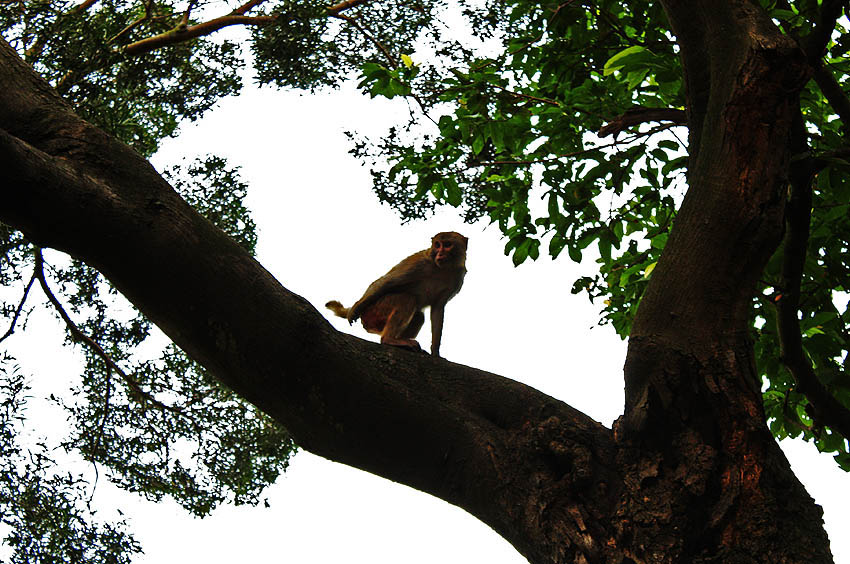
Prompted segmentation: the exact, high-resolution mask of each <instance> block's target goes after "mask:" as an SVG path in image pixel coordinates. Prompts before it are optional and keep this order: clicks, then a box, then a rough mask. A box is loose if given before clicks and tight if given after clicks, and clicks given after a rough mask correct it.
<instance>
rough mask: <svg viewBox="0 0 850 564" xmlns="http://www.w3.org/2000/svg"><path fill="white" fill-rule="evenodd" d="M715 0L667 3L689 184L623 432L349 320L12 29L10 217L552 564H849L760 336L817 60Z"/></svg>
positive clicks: (620, 426)
mask: <svg viewBox="0 0 850 564" xmlns="http://www.w3.org/2000/svg"><path fill="white" fill-rule="evenodd" d="M679 4H681V6H680V5H679ZM717 4H719V3H716V2H711V1H705V2H681V3H676V2H670V3H669V5H668V13H669V15H670V20H671V22H673V26H674V30H675V32H676V34H677V36H678V37H679V40H680V45H681V46H682V56H683V60H684V63H685V67H686V68H687V69H689V72H688V77H687V78H688V90H689V95H690V107H689V119H690V126H691V141H690V143H691V153H692V156H691V158H692V162H691V168H690V170H691V172H690V182H691V188H690V191H689V193H688V195H687V197H686V199H685V202H684V204H683V207H682V210H681V212H680V214H679V216H678V218H677V221H676V226H675V229H674V231H673V233H672V234H671V237H670V240H669V243H668V247H667V249H665V252H664V257H663V258H662V260H661V261H660V262H659V265H658V268H656V269H655V271H654V273H653V277H652V280H651V283H650V286H649V289H648V290H647V293H646V296H645V297H644V298H643V301H642V303H641V307H640V311H639V313H638V317H637V319H636V321H635V325H634V333H633V336H632V339H631V340H630V345H629V355H628V358H627V366H626V408H625V413H624V415H623V417H621V419H620V420H619V421H618V422H617V424H616V425H615V430H614V431H612V430H610V429H607V428H605V427H604V426H602V425H600V424H599V423H597V422H595V421H593V420H592V419H590V418H589V417H587V416H586V415H584V414H582V413H580V412H578V411H576V410H575V409H573V408H571V407H570V406H568V405H566V404H564V403H563V402H560V401H558V400H556V399H553V398H551V397H549V396H546V395H545V394H542V393H540V392H538V391H537V390H534V389H532V388H529V387H527V386H525V385H523V384H520V383H517V382H514V381H512V380H509V379H506V378H503V377H500V376H496V375H493V374H489V373H485V372H482V371H479V370H475V369H472V368H469V367H465V366H460V365H457V364H453V363H450V362H447V361H445V360H442V359H434V358H432V357H430V356H427V355H417V354H413V353H409V352H407V351H403V350H398V349H394V348H391V347H382V346H380V345H376V344H373V343H368V342H366V341H363V340H361V339H357V338H355V337H351V336H346V335H342V334H340V333H338V332H336V331H335V330H334V329H333V328H332V327H331V326H330V325H329V324H328V323H327V322H326V321H325V320H324V319H323V318H322V316H321V315H320V314H319V313H318V312H317V311H316V310H315V308H313V307H312V306H311V305H310V304H309V303H307V302H306V301H305V300H303V299H302V298H300V297H298V296H296V295H294V294H292V293H290V292H289V291H287V290H286V289H285V288H283V287H282V286H281V285H280V284H279V283H278V282H277V281H276V280H275V279H274V278H273V277H272V276H271V275H270V274H269V273H268V272H267V271H266V270H265V269H263V268H262V266H261V265H259V264H258V263H257V262H256V261H254V260H253V259H252V258H251V257H250V256H249V255H248V254H247V253H245V252H244V251H243V250H242V249H241V248H240V247H238V246H237V245H236V244H235V243H233V242H232V241H230V240H229V239H228V238H227V237H226V236H225V235H224V234H222V233H221V232H219V231H218V230H217V229H215V228H214V227H213V226H212V225H210V224H209V223H207V222H206V221H205V220H204V219H203V218H201V217H200V216H198V215H197V214H196V213H195V212H194V211H193V210H192V209H191V208H190V207H189V206H188V205H187V204H186V203H185V202H183V201H182V200H181V199H180V198H179V197H178V196H177V195H176V193H175V192H174V191H173V190H172V189H171V188H170V187H169V186H168V185H167V184H166V183H165V181H164V180H163V179H162V178H160V177H159V175H158V174H157V173H156V172H155V170H154V169H153V168H152V167H151V166H150V165H149V164H148V163H147V162H145V161H144V159H142V158H141V157H140V156H139V155H138V154H136V153H135V152H133V151H132V150H131V149H129V148H127V147H126V146H124V145H122V144H120V143H118V142H117V141H115V140H114V139H112V138H110V137H108V136H107V135H105V134H104V133H102V132H100V131H99V130H97V129H96V128H94V127H92V126H90V125H88V124H87V123H85V122H83V121H82V120H80V119H79V118H78V117H77V116H76V115H74V114H73V112H72V111H71V110H70V109H69V108H68V107H67V105H66V104H64V103H63V102H62V101H61V99H60V98H59V97H58V96H57V95H56V94H55V93H54V92H53V91H52V90H51V89H50V88H49V87H48V86H47V85H46V84H45V83H44V82H43V81H41V80H40V79H39V78H38V77H37V76H36V75H35V74H34V73H33V72H32V71H31V69H29V68H28V67H27V66H26V65H25V64H23V63H22V62H21V61H20V59H19V58H18V57H17V56H16V54H15V53H14V51H13V50H12V49H11V48H10V47H9V46H8V45H6V44H5V43H4V44H3V45H2V48H0V163H2V166H3V170H4V171H5V178H4V180H3V182H2V183H1V184H0V220H2V221H4V222H6V223H7V224H9V225H11V226H13V227H15V228H17V229H19V230H21V231H22V232H24V233H25V234H26V235H27V237H29V238H30V239H31V240H32V241H34V242H35V243H36V244H38V245H41V246H46V247H53V248H57V249H60V250H63V251H65V252H68V253H69V254H71V255H73V256H75V257H78V258H80V259H82V260H84V261H86V262H87V263H89V264H91V265H92V266H94V267H96V268H98V269H99V270H100V271H101V272H102V273H103V274H104V275H105V276H107V277H108V278H109V280H110V281H111V282H112V283H113V284H114V285H115V286H116V287H117V288H118V289H119V290H120V291H121V292H122V293H124V295H125V296H127V298H128V299H130V300H131V301H132V302H133V303H134V304H135V305H136V306H137V307H138V308H139V309H140V310H141V311H142V312H143V313H144V314H145V315H147V316H148V317H149V318H150V319H151V320H153V321H154V322H155V323H157V325H159V327H160V328H162V329H163V331H165V333H166V334H168V335H169V336H170V337H171V338H172V339H173V340H174V341H175V342H176V343H177V344H178V345H180V346H181V347H182V348H183V349H184V350H186V351H187V353H189V354H190V355H191V356H192V357H193V358H194V359H196V360H197V361H199V362H200V363H201V364H203V365H204V366H205V367H206V368H207V369H209V370H210V372H211V373H213V374H214V375H216V376H217V377H218V378H220V379H221V381H223V382H224V383H225V384H227V385H228V386H229V387H230V388H232V389H233V390H234V391H235V392H237V393H238V394H240V395H241V396H243V397H244V398H246V399H248V400H249V401H251V402H253V403H254V404H256V405H257V406H258V407H259V408H260V409H262V410H263V411H265V412H266V413H268V414H270V415H271V416H272V417H274V418H275V419H276V420H278V421H279V422H280V423H281V424H283V425H284V426H285V427H286V428H287V429H288V430H289V431H290V432H291V433H292V435H293V436H294V437H295V438H296V440H297V441H298V443H299V444H300V445H301V446H302V447H304V448H305V449H307V450H310V451H312V452H315V453H317V454H320V455H322V456H324V457H327V458H329V459H332V460H336V461H339V462H343V463H346V464H349V465H352V466H355V467H358V468H362V469H365V470H367V471H370V472H373V473H375V474H378V475H381V476H384V477H387V478H389V479H391V480H395V481H398V482H401V483H404V484H407V485H409V486H412V487H414V488H417V489H419V490H422V491H425V492H428V493H431V494H432V495H435V496H437V497H439V498H441V499H444V500H446V501H447V502H449V503H453V504H455V505H458V506H459V507H462V508H464V509H465V510H467V511H469V512H470V513H471V514H473V515H475V516H476V517H478V518H479V519H481V520H482V521H484V522H485V523H487V524H488V525H490V526H491V527H492V528H493V529H495V530H496V531H497V532H498V533H499V534H500V535H502V536H503V537H505V538H506V539H507V540H508V541H509V542H511V543H512V544H513V545H514V546H515V547H516V548H517V550H519V551H520V552H521V553H522V554H523V555H525V556H526V557H527V558H528V559H529V561H531V562H533V563H535V564H555V563H567V562H579V563H581V562H590V563H597V562H599V563H634V562H653V563H666V562H669V563H678V562H764V563H768V562H770V563H777V562H799V563H807V564H809V563H819V562H830V561H831V557H830V554H829V548H828V541H827V539H826V535H825V533H824V531H823V527H822V520H821V512H820V509H819V508H818V507H817V506H816V505H815V504H814V503H813V501H812V500H811V498H810V497H809V496H808V495H807V494H806V492H805V490H804V489H803V487H802V486H801V485H800V484H799V482H798V481H797V479H796V478H795V476H794V475H793V473H792V472H791V470H790V468H789V465H788V462H787V461H786V460H785V458H784V457H783V455H782V453H781V451H780V450H779V448H778V447H777V445H776V444H775V442H774V441H773V439H772V437H771V436H770V434H769V433H768V431H767V429H766V426H765V418H764V413H763V411H762V408H761V398H760V394H759V389H758V387H759V384H758V382H757V381H756V376H755V375H756V372H755V369H754V367H753V355H752V347H751V344H750V342H749V340H748V316H749V311H750V309H749V308H750V300H751V298H752V295H753V290H754V284H755V280H756V277H757V276H758V274H759V272H760V271H761V269H762V268H763V266H764V264H765V261H766V260H767V258H768V257H769V255H770V254H771V252H772V251H773V250H774V248H775V246H776V245H777V243H778V241H779V239H780V237H781V230H782V216H783V206H784V194H785V189H784V186H785V171H787V166H788V161H789V157H790V155H789V148H788V147H789V144H788V136H789V128H790V123H791V120H792V118H793V112H794V111H795V108H796V107H797V106H796V98H795V97H796V92H797V90H798V89H799V87H800V86H801V85H802V82H803V80H804V79H805V67H804V64H803V62H802V60H801V59H800V55H799V53H798V52H797V51H796V49H795V48H794V47H793V45H790V44H789V43H788V42H787V41H786V40H785V39H784V38H782V37H781V36H780V35H778V33H777V32H776V30H775V28H774V27H773V25H772V24H771V23H770V22H769V21H766V20H764V19H762V18H761V16H760V14H759V13H757V12H755V11H754V10H753V9H750V8H749V7H748V5H746V4H742V5H741V6H738V7H737V8H724V7H721V6H718V5H717ZM680 12H681V14H680ZM695 13H696V14H698V16H699V17H695V16H694V14H695ZM691 68H696V69H698V72H694V71H691V70H690V69H691ZM237 296H238V298H237Z"/></svg>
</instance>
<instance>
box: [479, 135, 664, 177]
mask: <svg viewBox="0 0 850 564" xmlns="http://www.w3.org/2000/svg"><path fill="white" fill-rule="evenodd" d="M674 126H675V124H667V125H661V126H659V127H654V128H652V129H650V130H649V131H645V132H643V133H635V134H634V135H633V136H632V137H631V138H629V139H624V140H623V141H616V140H615V141H613V142H611V143H608V144H606V145H597V146H595V147H588V148H587V149H582V150H581V151H575V152H573V153H564V154H562V155H557V156H554V157H548V158H545V159H529V160H523V161H485V162H480V163H473V164H472V165H470V166H467V167H466V168H467V169H470V168H477V167H480V166H494V165H530V164H541V163H551V162H558V161H560V160H563V159H569V158H573V157H580V156H582V155H586V154H587V153H591V152H593V151H598V150H599V149H610V148H612V147H617V146H619V145H628V144H630V143H634V142H635V141H637V140H638V139H641V138H643V137H649V136H651V135H654V134H656V133H660V132H661V131H664V130H667V129H670V128H671V127H674Z"/></svg>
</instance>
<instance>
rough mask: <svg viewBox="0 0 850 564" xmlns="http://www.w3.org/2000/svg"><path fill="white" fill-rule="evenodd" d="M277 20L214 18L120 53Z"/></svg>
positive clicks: (142, 50) (178, 29)
mask: <svg viewBox="0 0 850 564" xmlns="http://www.w3.org/2000/svg"><path fill="white" fill-rule="evenodd" d="M276 20H277V16H242V15H238V14H237V15H228V16H221V17H220V18H215V19H212V20H209V21H207V22H204V23H200V24H197V25H190V26H188V27H183V26H178V27H176V28H174V29H172V30H171V31H169V32H167V33H163V34H160V35H155V36H153V37H148V38H145V39H142V40H140V41H135V42H133V43H130V44H129V45H127V46H125V47H124V48H123V49H122V51H123V52H124V53H126V54H127V55H141V54H143V53H149V52H151V51H153V50H155V49H159V48H160V47H165V46H166V45H174V44H176V43H182V42H184V41H189V40H190V39H195V38H198V37H203V36H206V35H210V34H211V33H213V32H215V31H218V30H220V29H223V28H225V27H229V26H231V25H254V26H264V25H269V24H270V23H272V22H274V21H276Z"/></svg>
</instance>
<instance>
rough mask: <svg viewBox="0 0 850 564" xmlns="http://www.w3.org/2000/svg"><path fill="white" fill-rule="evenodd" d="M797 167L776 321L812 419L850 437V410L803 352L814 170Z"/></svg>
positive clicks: (788, 363)
mask: <svg viewBox="0 0 850 564" xmlns="http://www.w3.org/2000/svg"><path fill="white" fill-rule="evenodd" d="M813 170H814V169H813V168H810V169H804V168H798V169H797V171H798V172H797V174H796V175H795V176H794V177H792V181H791V190H792V191H791V197H790V199H789V201H788V205H787V208H786V209H787V213H786V232H785V245H784V247H783V248H784V253H783V256H782V280H783V285H782V290H783V294H782V296H781V297H780V298H779V300H777V301H776V302H775V303H776V323H777V329H778V334H779V346H780V356H781V359H782V362H783V363H784V364H785V366H786V368H788V371H789V372H790V373H791V375H792V376H793V378H794V381H795V382H796V384H797V390H798V391H799V392H800V393H802V394H804V395H805V396H806V398H807V399H808V400H809V403H810V405H811V406H812V408H813V413H812V414H811V415H812V418H813V419H814V420H815V422H816V423H817V424H818V425H824V426H827V427H832V428H833V429H835V430H836V431H838V432H839V433H841V434H842V435H843V436H845V437H850V410H848V409H847V408H846V407H844V406H843V405H842V404H841V403H840V402H839V401H838V400H836V399H835V397H834V396H833V395H832V394H831V393H830V392H829V390H827V389H826V387H825V386H824V385H823V384H822V383H821V381H820V379H819V378H818V377H817V374H816V373H815V371H814V369H813V368H812V365H811V363H810V362H809V360H808V359H807V358H806V355H805V353H804V352H803V339H802V336H801V331H800V321H799V317H798V311H799V305H800V282H801V280H802V277H803V268H804V265H805V262H806V253H807V249H808V241H809V225H810V223H811V209H812V178H813V174H812V171H813Z"/></svg>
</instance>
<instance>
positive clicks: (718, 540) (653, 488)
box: [615, 0, 831, 562]
mask: <svg viewBox="0 0 850 564" xmlns="http://www.w3.org/2000/svg"><path fill="white" fill-rule="evenodd" d="M664 4H665V8H666V10H667V13H668V17H669V19H670V22H671V25H672V27H673V31H674V33H675V34H676V36H677V38H678V41H679V45H680V46H681V57H682V61H683V66H684V68H685V73H686V76H685V79H686V85H687V93H688V112H689V118H690V120H689V125H690V139H689V141H690V142H689V144H690V163H689V189H688V193H687V195H686V197H685V199H684V201H683V204H682V207H681V210H680V211H679V214H678V216H677V218H676V221H675V225H674V227H673V230H672V232H671V234H670V237H669V239H668V244H667V246H666V248H665V249H664V253H663V256H662V258H661V260H660V261H659V263H658V266H657V268H656V269H655V270H654V271H653V275H652V278H653V279H652V283H651V284H650V285H649V288H648V289H647V291H646V293H645V295H644V296H643V298H642V301H641V304H640V308H639V310H638V313H637V315H636V319H635V322H634V325H633V330H632V333H631V336H630V340H629V351H628V355H627V359H626V368H625V377H626V408H625V413H624V415H623V417H622V418H621V419H620V420H619V421H618V423H617V425H616V426H615V429H616V431H617V438H618V440H619V443H620V444H621V445H623V446H625V445H631V446H632V448H633V449H634V453H633V454H632V455H631V457H632V458H633V459H634V460H637V461H638V462H636V463H635V464H632V466H631V467H630V468H629V467H626V471H625V480H626V491H625V492H624V498H625V499H624V504H623V506H622V508H621V510H622V511H623V512H624V513H632V514H633V515H639V516H641V518H640V519H639V520H636V521H635V522H634V523H633V526H634V530H632V531H630V532H629V534H631V535H634V536H636V537H637V538H638V539H640V542H639V543H638V545H639V546H642V547H644V548H643V550H642V551H641V554H639V555H638V558H635V560H638V561H643V559H644V558H646V559H649V558H648V556H649V555H653V554H659V553H663V552H664V551H667V553H668V554H669V553H673V554H678V555H679V557H678V558H673V559H672V561H680V562H684V561H687V562H828V561H831V556H830V553H829V548H828V541H827V539H826V538H825V535H824V533H823V531H822V529H821V526H820V521H821V518H822V513H821V511H820V509H819V508H818V507H817V506H815V505H814V504H813V503H812V502H811V501H810V499H809V496H808V494H807V493H806V492H805V490H804V488H803V487H802V485H800V484H799V482H798V481H797V480H796V478H795V477H794V476H793V474H792V473H791V472H790V469H789V467H788V463H787V461H786V459H785V457H784V455H783V454H782V452H781V450H780V449H779V448H778V446H777V445H776V443H775V441H774V440H773V438H772V437H771V436H770V434H769V432H768V430H767V429H766V427H765V425H764V419H765V416H764V413H763V408H762V402H761V394H760V385H761V383H760V381H759V378H758V375H757V374H758V373H757V372H756V369H755V363H754V357H753V349H752V344H751V341H750V335H749V326H750V320H751V311H752V309H751V308H752V300H753V297H754V295H755V290H756V282H757V279H758V276H759V275H760V274H761V272H762V271H763V269H764V267H765V265H766V263H767V260H768V259H769V257H770V256H771V254H772V253H773V252H774V251H775V249H776V247H777V245H778V243H779V241H780V240H781V237H782V233H783V225H784V210H785V203H786V193H787V187H788V170H789V161H790V159H791V157H792V147H793V144H792V124H793V121H794V117H795V115H796V114H795V113H797V112H799V102H798V99H797V95H798V93H799V91H800V89H801V88H802V86H803V85H804V84H805V82H806V80H807V79H808V77H809V72H810V70H809V67H808V66H807V64H806V61H805V57H804V55H803V53H802V52H801V51H800V49H799V48H798V46H797V45H796V44H795V43H794V42H793V41H792V40H790V39H789V38H788V37H786V36H783V35H782V34H781V33H780V32H779V30H778V29H777V28H776V26H775V25H774V24H773V23H772V22H771V21H770V19H769V18H768V17H767V15H766V14H764V12H763V11H762V10H761V9H760V8H758V7H757V6H756V5H754V4H751V3H749V2H743V1H742V2H735V1H732V2H716V1H713V0H709V1H692V2H681V1H669V2H665V3H664Z"/></svg>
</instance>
